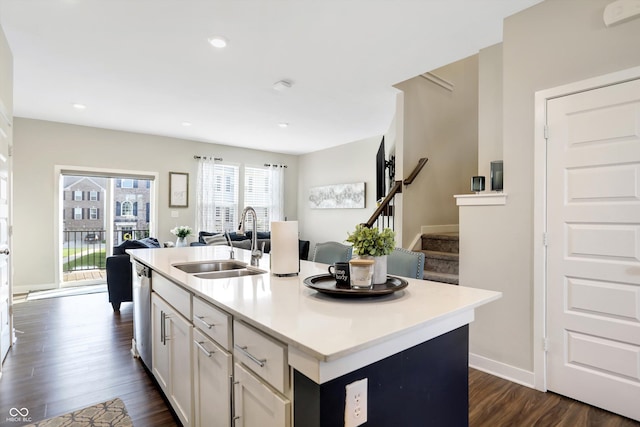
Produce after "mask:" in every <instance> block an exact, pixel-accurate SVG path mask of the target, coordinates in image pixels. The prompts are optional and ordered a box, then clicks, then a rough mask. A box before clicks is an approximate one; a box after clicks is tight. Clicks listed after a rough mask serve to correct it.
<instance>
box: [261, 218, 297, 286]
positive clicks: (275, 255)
mask: <svg viewBox="0 0 640 427" xmlns="http://www.w3.org/2000/svg"><path fill="white" fill-rule="evenodd" d="M269 256H270V258H271V273H273V274H275V275H278V276H284V275H288V274H297V273H298V272H300V252H299V249H298V221H273V222H272V223H271V252H270V253H269Z"/></svg>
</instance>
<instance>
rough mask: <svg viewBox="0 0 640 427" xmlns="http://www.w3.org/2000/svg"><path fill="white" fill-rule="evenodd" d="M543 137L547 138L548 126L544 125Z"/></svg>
mask: <svg viewBox="0 0 640 427" xmlns="http://www.w3.org/2000/svg"><path fill="white" fill-rule="evenodd" d="M544 139H549V126H547V125H544Z"/></svg>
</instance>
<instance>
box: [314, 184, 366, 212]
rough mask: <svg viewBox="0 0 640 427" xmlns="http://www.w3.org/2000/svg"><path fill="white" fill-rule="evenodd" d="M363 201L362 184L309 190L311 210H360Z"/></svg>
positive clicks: (328, 186)
mask: <svg viewBox="0 0 640 427" xmlns="http://www.w3.org/2000/svg"><path fill="white" fill-rule="evenodd" d="M364 201H365V193H364V182H358V183H355V184H335V185H324V186H322V187H311V188H310V189H309V207H311V209H354V208H355V209H362V208H364Z"/></svg>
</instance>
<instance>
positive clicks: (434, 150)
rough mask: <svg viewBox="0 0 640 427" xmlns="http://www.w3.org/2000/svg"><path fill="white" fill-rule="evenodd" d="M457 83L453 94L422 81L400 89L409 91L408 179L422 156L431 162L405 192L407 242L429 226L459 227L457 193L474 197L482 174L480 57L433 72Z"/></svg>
mask: <svg viewBox="0 0 640 427" xmlns="http://www.w3.org/2000/svg"><path fill="white" fill-rule="evenodd" d="M433 73H434V74H436V75H437V76H439V77H441V78H443V79H445V80H447V81H449V82H451V83H453V85H454V88H453V91H448V90H446V89H444V88H442V87H440V86H438V85H436V84H434V83H432V82H430V81H428V80H426V79H424V78H422V77H415V78H413V79H410V80H407V81H405V82H402V83H400V84H398V85H396V87H397V88H398V89H400V90H402V91H403V92H404V134H403V139H404V143H403V147H404V149H403V150H404V152H403V162H404V164H403V169H404V176H396V179H403V178H406V176H407V175H408V174H409V173H411V171H412V170H413V169H414V168H415V166H416V165H417V163H418V159H419V158H421V157H428V158H429V162H428V163H427V165H426V166H425V168H424V169H423V170H422V172H421V173H420V175H418V178H417V179H416V180H415V181H414V183H413V184H411V185H410V186H408V187H405V188H404V189H403V194H402V198H403V215H402V228H403V236H402V241H403V243H405V244H406V243H408V242H410V241H411V240H412V239H413V238H414V236H415V235H416V234H417V233H419V231H420V227H421V226H423V225H442V224H457V223H458V208H457V206H456V203H455V200H454V198H453V195H454V194H461V193H468V192H469V190H470V182H471V177H472V176H474V175H476V174H477V170H478V56H477V55H474V56H471V57H469V58H466V59H462V60H460V61H457V62H454V63H453V64H449V65H447V66H445V67H442V68H439V69H437V70H434V71H433Z"/></svg>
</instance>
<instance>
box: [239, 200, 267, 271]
mask: <svg viewBox="0 0 640 427" xmlns="http://www.w3.org/2000/svg"><path fill="white" fill-rule="evenodd" d="M247 212H251V214H252V215H253V230H252V232H251V265H252V266H254V267H257V266H258V261H259V260H260V258H262V252H263V251H264V242H263V243H262V250H260V249H258V230H257V224H258V215H257V214H256V211H255V209H253V208H252V207H251V206H247V207H246V208H244V210H243V211H242V215H241V216H240V225H239V226H238V234H244V223H245V221H246V217H247Z"/></svg>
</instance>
